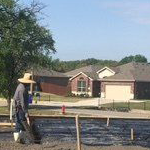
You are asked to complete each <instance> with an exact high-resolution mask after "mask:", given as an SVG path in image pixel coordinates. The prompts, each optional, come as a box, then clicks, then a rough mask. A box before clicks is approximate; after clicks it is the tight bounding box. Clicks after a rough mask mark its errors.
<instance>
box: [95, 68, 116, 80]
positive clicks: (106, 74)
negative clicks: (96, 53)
mask: <svg viewBox="0 0 150 150" xmlns="http://www.w3.org/2000/svg"><path fill="white" fill-rule="evenodd" d="M112 75H114V73H112V72H111V71H109V70H108V69H105V70H103V71H102V72H100V73H99V74H98V76H99V78H104V77H109V76H112Z"/></svg>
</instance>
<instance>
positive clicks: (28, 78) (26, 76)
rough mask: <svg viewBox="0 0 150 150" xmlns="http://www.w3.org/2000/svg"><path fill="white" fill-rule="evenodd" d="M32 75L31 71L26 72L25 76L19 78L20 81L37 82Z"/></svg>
mask: <svg viewBox="0 0 150 150" xmlns="http://www.w3.org/2000/svg"><path fill="white" fill-rule="evenodd" d="M30 77H31V74H30V73H25V74H24V77H23V78H20V79H18V81H19V82H21V83H35V81H33V80H31V79H30Z"/></svg>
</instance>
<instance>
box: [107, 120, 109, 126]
mask: <svg viewBox="0 0 150 150" xmlns="http://www.w3.org/2000/svg"><path fill="white" fill-rule="evenodd" d="M108 126H109V118H107V127H108Z"/></svg>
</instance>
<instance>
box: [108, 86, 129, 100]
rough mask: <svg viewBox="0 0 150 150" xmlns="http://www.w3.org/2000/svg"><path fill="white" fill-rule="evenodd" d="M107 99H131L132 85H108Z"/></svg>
mask: <svg viewBox="0 0 150 150" xmlns="http://www.w3.org/2000/svg"><path fill="white" fill-rule="evenodd" d="M105 90H106V91H105V93H106V99H114V100H128V99H130V93H131V86H128V85H106V89H105Z"/></svg>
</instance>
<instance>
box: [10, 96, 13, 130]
mask: <svg viewBox="0 0 150 150" xmlns="http://www.w3.org/2000/svg"><path fill="white" fill-rule="evenodd" d="M12 111H13V99H11V103H10V122H11V128H13V118H12Z"/></svg>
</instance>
